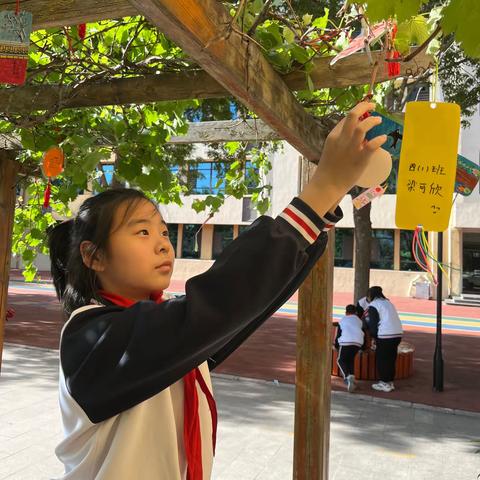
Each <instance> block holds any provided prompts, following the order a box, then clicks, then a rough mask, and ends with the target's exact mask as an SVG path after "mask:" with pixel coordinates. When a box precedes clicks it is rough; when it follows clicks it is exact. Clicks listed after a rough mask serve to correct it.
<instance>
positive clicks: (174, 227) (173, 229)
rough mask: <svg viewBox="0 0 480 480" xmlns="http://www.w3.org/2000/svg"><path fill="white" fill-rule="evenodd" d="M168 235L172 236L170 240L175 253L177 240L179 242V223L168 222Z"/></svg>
mask: <svg viewBox="0 0 480 480" xmlns="http://www.w3.org/2000/svg"><path fill="white" fill-rule="evenodd" d="M168 236H169V237H170V242H171V243H172V246H173V251H174V252H175V255H176V254H177V242H178V223H169V224H168Z"/></svg>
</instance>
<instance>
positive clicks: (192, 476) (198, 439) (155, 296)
mask: <svg viewBox="0 0 480 480" xmlns="http://www.w3.org/2000/svg"><path fill="white" fill-rule="evenodd" d="M99 293H100V295H101V296H102V297H103V298H105V299H106V300H108V301H110V302H112V303H114V304H115V305H119V306H121V307H126V308H128V307H131V306H132V305H134V304H135V303H136V302H134V301H133V300H130V299H128V298H125V297H121V296H120V295H116V294H114V293H109V292H105V291H103V290H100V291H99ZM162 295H163V292H162V291H160V292H155V293H152V295H151V296H150V300H153V301H154V302H155V303H162V302H163V298H162ZM195 382H198V384H199V386H200V388H201V389H202V392H203V393H204V395H205V397H206V398H207V402H208V406H209V408H210V414H211V416H212V444H213V454H214V455H215V445H216V440H217V407H216V404H215V399H214V398H213V395H212V393H211V392H210V390H209V388H208V387H207V384H206V383H205V380H204V378H203V377H202V374H201V372H200V370H199V369H198V368H194V369H193V370H192V371H191V372H189V373H187V374H186V375H185V376H184V377H183V386H184V389H183V393H184V400H183V415H184V420H183V443H184V447H185V456H186V458H187V465H188V468H187V480H202V479H203V469H202V435H201V431H200V417H199V415H198V394H197V389H196V384H195Z"/></svg>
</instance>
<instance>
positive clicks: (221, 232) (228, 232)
mask: <svg viewBox="0 0 480 480" xmlns="http://www.w3.org/2000/svg"><path fill="white" fill-rule="evenodd" d="M232 240H233V225H214V226H213V247H212V258H214V259H217V258H218V257H219V255H220V254H221V253H222V252H223V250H224V248H225V247H226V246H227V245H228V244H229V243H230V242H231V241H232Z"/></svg>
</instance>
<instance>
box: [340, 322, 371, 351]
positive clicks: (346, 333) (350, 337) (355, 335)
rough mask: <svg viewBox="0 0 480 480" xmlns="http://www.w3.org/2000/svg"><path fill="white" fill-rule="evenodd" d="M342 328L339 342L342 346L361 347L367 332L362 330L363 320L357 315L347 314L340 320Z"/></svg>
mask: <svg viewBox="0 0 480 480" xmlns="http://www.w3.org/2000/svg"><path fill="white" fill-rule="evenodd" d="M338 324H339V325H340V329H341V334H340V337H339V338H338V344H339V345H342V346H346V345H356V346H358V347H361V346H362V345H363V339H364V336H365V334H364V333H363V330H362V321H361V320H360V319H359V318H358V317H357V316H356V315H345V316H344V317H342V318H341V320H340V321H339V322H338Z"/></svg>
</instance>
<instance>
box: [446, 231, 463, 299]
mask: <svg viewBox="0 0 480 480" xmlns="http://www.w3.org/2000/svg"><path fill="white" fill-rule="evenodd" d="M448 248H449V249H450V258H451V265H452V267H453V268H450V269H449V270H450V278H451V279H452V290H451V295H461V293H462V287H463V286H462V268H463V231H462V230H461V229H460V228H452V229H451V234H450V245H449V246H448Z"/></svg>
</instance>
